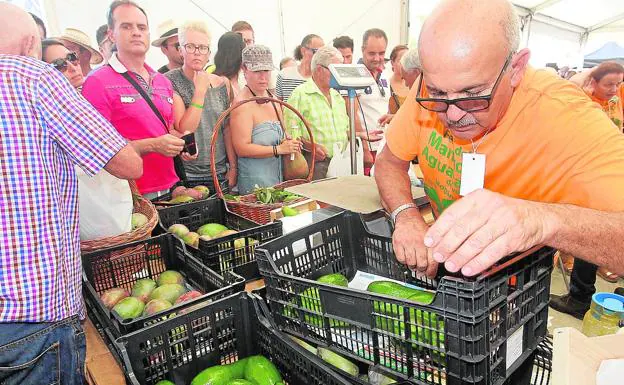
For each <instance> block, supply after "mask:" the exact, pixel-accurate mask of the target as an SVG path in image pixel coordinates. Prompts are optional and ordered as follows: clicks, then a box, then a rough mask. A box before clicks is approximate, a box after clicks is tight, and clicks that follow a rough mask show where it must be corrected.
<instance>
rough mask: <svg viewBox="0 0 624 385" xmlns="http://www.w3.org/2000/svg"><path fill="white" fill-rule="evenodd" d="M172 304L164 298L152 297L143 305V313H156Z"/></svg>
mask: <svg viewBox="0 0 624 385" xmlns="http://www.w3.org/2000/svg"><path fill="white" fill-rule="evenodd" d="M172 306H173V305H172V304H171V302H169V301H167V300H164V299H158V298H157V299H153V300H151V301H149V302H148V303H147V305H145V308H144V309H143V315H144V316H146V315H152V314H156V313H158V312H160V311H163V310H167V309H169V308H170V307H172Z"/></svg>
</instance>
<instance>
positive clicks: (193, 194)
mask: <svg viewBox="0 0 624 385" xmlns="http://www.w3.org/2000/svg"><path fill="white" fill-rule="evenodd" d="M184 195H187V196H190V197H191V198H193V200H196V201H197V200H200V199H203V198H204V194H203V193H202V192H201V191H198V190H194V189H192V188H188V189H186V191H185V192H184Z"/></svg>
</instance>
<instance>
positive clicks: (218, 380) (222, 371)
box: [191, 365, 236, 385]
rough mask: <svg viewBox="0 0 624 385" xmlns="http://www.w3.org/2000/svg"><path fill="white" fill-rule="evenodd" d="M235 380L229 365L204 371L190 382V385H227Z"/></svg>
mask: <svg viewBox="0 0 624 385" xmlns="http://www.w3.org/2000/svg"><path fill="white" fill-rule="evenodd" d="M234 379H236V377H234V375H233V373H232V369H231V368H229V365H222V366H212V367H210V368H208V369H204V370H202V371H201V372H199V374H198V375H197V376H195V378H193V381H191V385H228V384H229V383H230V381H232V380H234Z"/></svg>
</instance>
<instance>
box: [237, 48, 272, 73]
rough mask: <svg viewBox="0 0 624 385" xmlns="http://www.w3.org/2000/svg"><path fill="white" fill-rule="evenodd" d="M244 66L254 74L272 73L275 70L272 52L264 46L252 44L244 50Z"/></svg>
mask: <svg viewBox="0 0 624 385" xmlns="http://www.w3.org/2000/svg"><path fill="white" fill-rule="evenodd" d="M243 64H244V65H245V67H247V69H248V70H250V71H252V72H256V71H272V70H274V69H275V66H274V65H273V55H272V54H271V50H270V49H269V47H267V46H264V45H256V44H252V45H250V46H248V47H245V48H244V49H243Z"/></svg>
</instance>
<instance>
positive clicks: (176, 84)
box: [165, 21, 236, 191]
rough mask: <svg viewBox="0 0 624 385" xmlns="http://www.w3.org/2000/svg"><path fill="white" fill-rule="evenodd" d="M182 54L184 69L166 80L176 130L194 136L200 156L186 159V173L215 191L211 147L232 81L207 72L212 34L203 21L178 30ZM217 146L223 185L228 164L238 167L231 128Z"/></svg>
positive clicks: (232, 179)
mask: <svg viewBox="0 0 624 385" xmlns="http://www.w3.org/2000/svg"><path fill="white" fill-rule="evenodd" d="M178 37H179V40H180V51H181V53H182V57H183V58H184V65H183V66H182V67H181V68H177V69H174V70H171V71H169V72H168V73H166V74H165V76H166V77H167V78H168V79H169V80H171V83H172V84H173V90H174V95H173V108H174V116H175V122H174V126H175V129H176V130H177V131H178V132H179V133H186V132H190V133H194V134H195V142H196V144H197V149H198V155H197V157H196V158H195V159H189V158H184V160H185V162H184V169H185V171H186V176H187V178H188V180H189V181H191V182H192V181H196V182H201V183H202V184H206V185H208V187H209V188H211V191H214V185H213V182H212V180H213V179H212V172H211V170H210V143H211V139H212V133H213V128H214V125H215V123H216V122H217V120H218V118H219V116H220V115H221V113H223V111H225V110H226V109H228V107H229V106H230V92H229V89H230V85H229V81H228V80H227V79H226V78H224V77H221V76H217V75H213V74H208V73H206V72H205V71H203V68H204V66H205V65H206V63H207V62H208V58H209V57H210V32H209V31H208V27H207V26H206V24H205V23H204V22H203V21H189V22H186V23H184V24H183V25H182V26H181V27H179V29H178ZM223 131H224V132H223V133H222V134H221V135H220V136H219V140H218V141H217V144H216V155H215V164H216V169H217V179H218V181H219V183H220V184H224V182H225V180H226V172H227V171H228V170H227V164H226V163H227V161H228V160H229V163H230V166H232V165H233V164H236V158H235V157H234V151H233V149H232V148H231V143H230V136H229V133H228V129H227V126H226V127H225V128H224V130H223ZM227 180H228V184H229V185H230V186H234V184H235V183H236V178H235V168H231V169H230V173H229V175H227Z"/></svg>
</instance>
